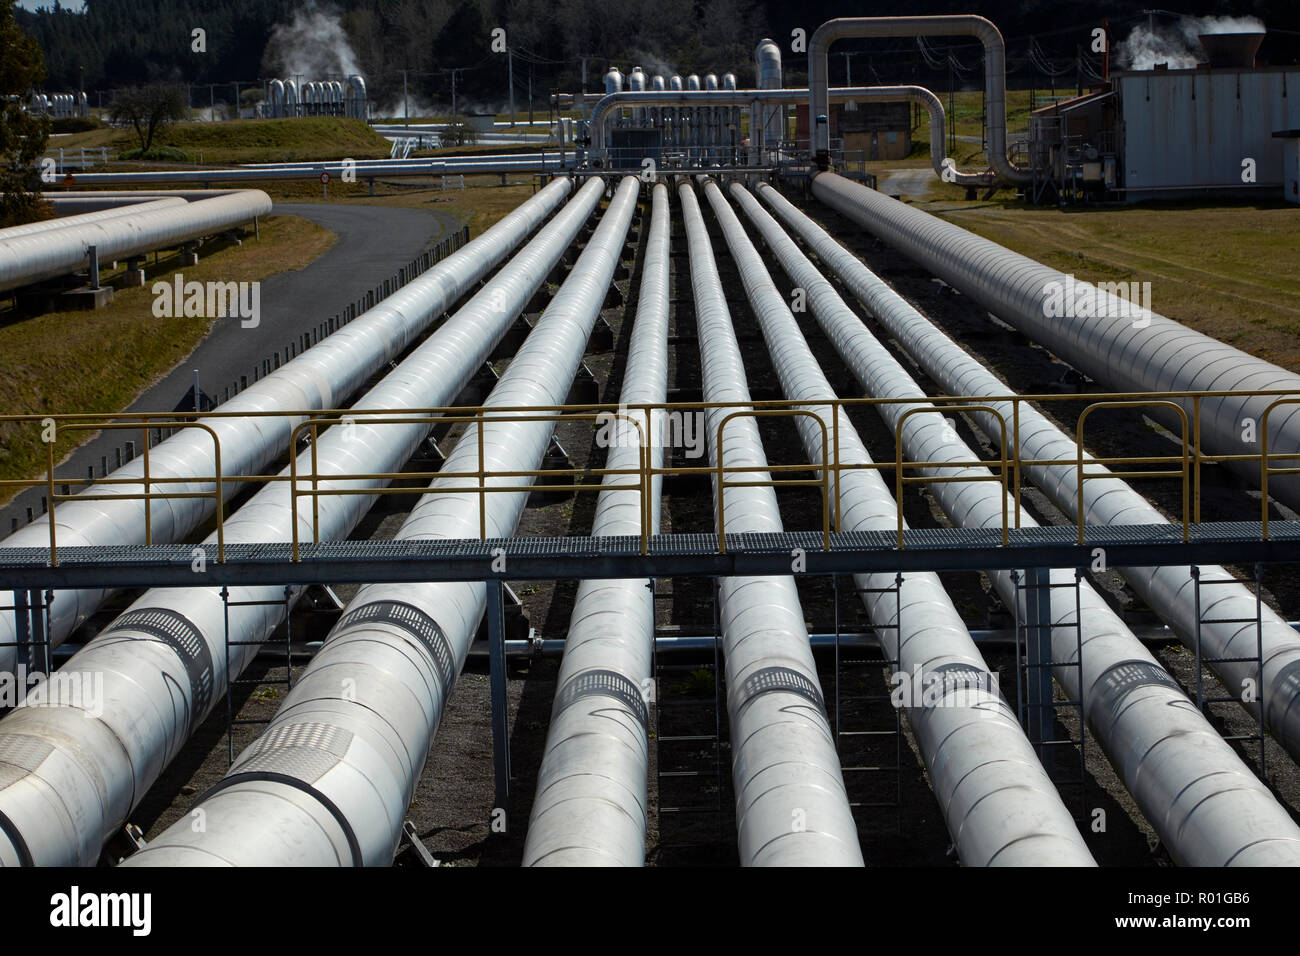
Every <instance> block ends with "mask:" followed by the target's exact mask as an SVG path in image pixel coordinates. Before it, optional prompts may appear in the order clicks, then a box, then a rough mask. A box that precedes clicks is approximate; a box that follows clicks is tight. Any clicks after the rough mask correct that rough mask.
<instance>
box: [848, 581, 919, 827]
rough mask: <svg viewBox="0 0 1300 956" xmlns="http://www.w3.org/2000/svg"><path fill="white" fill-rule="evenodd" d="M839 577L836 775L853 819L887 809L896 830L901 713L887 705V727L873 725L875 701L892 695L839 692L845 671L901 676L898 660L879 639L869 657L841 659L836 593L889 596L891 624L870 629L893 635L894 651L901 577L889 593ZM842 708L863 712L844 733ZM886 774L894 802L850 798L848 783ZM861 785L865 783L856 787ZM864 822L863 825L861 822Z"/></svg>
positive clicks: (857, 654)
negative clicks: (842, 778)
mask: <svg viewBox="0 0 1300 956" xmlns="http://www.w3.org/2000/svg"><path fill="white" fill-rule="evenodd" d="M840 577H841V575H838V574H836V575H832V576H831V581H832V585H833V587H834V591H835V599H834V603H835V693H834V699H835V713H834V715H833V716H832V715H827V716H832V720H833V724H832V730H833V731H834V734H835V751H836V753H837V754H838V755H839V759H840V770H841V772H842V773H843V774H844V776H845V781H844V783H845V790H846V791H847V792H848V796H849V807H850V808H851V809H852V811H853V814H854V817H855V818H857V817H858V816H859V811H860V810H868V809H871V810H886V809H892V810H893V811H894V828H895V830H898V831H901V830H902V825H903V708H902V707H896V706H890V707H889V709H890V710H891V711H892V715H891V719H890V721H889V723H891V724H892V725H893V726H892V727H879V726H873V725H874V724H876V723H880V722H881V721H879V720H878V715H879V714H880V713H881V712H882V711H881V710H880V708H879V706H873V705H879V703H880V702H882V701H883V702H886V704H889V703H890V702H891V701H892V699H893V695H892V694H891V693H888V692H886V693H884V694H871V693H865V694H853V695H846V694H845V692H844V686H843V685H844V684H845V683H846V681H845V679H844V678H845V673H846V671H850V670H856V671H858V672H861V673H867V674H870V673H872V672H878V671H879V669H880V668H882V667H888V668H889V672H890V674H891V675H896V674H899V673H900V670H899V664H898V658H897V656H896V655H894V656H891V655H890V654H889V652H888V651H886V650H885V648H886V646H887V643H886V641H884V640H883V639H881V640H879V650H878V652H876V653H873V652H872V651H871V650H870V649H856V648H855V649H854V656H853V657H852V658H849V657H846V656H845V655H844V651H845V650H847V649H845V648H841V640H842V637H843V623H842V619H841V614H840V601H841V594H843V593H848V594H850V595H852V596H853V597H856V598H858V599H859V600H861V598H862V596H863V595H867V594H884V595H892V596H893V599H894V623H893V624H887V625H882V626H880V627H877V626H875V625H872V630H873V631H874V632H875V633H876V636H877V638H878V639H879V638H880V636H881V635H880V632H881V631H888V630H892V631H893V632H894V642H893V643H894V646H895V647H897V646H898V643H899V642H898V633H899V632H898V629H899V626H900V619H901V616H902V590H903V575H902V574H898V575H895V577H894V584H893V586H892V587H888V588H859V587H858V586H857V582H856V581H854V582H853V586H852V587H851V588H849V589H847V591H846V589H845V588H844V587H843V586H842V585H841V583H840ZM903 679H904V680H908V679H910V675H906V674H905V675H903ZM847 703H858V704H862V705H865V707H866V709H867V711H868V713H867V714H865V715H864V716H863V719H862V720H861V721H859V722H858V724H857V726H856V729H851V730H846V729H845V728H844V723H845V721H844V719H843V712H844V709H845V705H846V704H847ZM891 740H892V743H893V747H892V751H893V757H892V760H893V763H892V764H891V763H890V762H889V761H890V758H889V752H890V749H891V748H890V746H889V745H890V742H891ZM846 744H849V745H852V744H857V746H855V747H851V751H850V753H849V755H848V756H849V758H851V761H852V762H846V758H845V745H846ZM877 774H879V775H889V774H892V775H893V778H894V797H893V799H892V800H855V799H853V790H855V789H859V788H860V787H850V784H849V780H850V779H853V780H854V782H855V783H858V782H859V781H865V780H866V779H870V778H871V777H872V776H873V775H877ZM860 786H865V782H864V783H862V784H860ZM879 819H880V815H879V814H868V815H867V817H866V820H870V821H877V820H879ZM860 822H865V821H860Z"/></svg>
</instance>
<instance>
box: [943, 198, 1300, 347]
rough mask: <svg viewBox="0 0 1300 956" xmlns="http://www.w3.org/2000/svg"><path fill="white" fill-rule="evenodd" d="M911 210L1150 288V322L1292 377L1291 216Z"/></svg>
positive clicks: (1273, 212)
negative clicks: (1168, 322) (1178, 325)
mask: <svg viewBox="0 0 1300 956" xmlns="http://www.w3.org/2000/svg"><path fill="white" fill-rule="evenodd" d="M917 205H918V206H919V208H921V209H925V210H926V211H928V212H932V213H934V214H935V215H937V216H940V217H942V218H944V219H947V220H948V221H950V222H954V223H956V224H957V225H960V226H962V227H963V228H965V229H969V230H971V231H972V232H975V233H977V234H979V235H982V236H984V237H985V238H988V239H992V240H993V241H995V242H998V243H1000V244H1001V245H1004V246H1006V247H1008V248H1009V249H1013V250H1014V251H1016V252H1019V253H1021V254H1022V255H1026V256H1029V257H1031V258H1033V259H1036V260H1038V261H1039V262H1043V263H1046V264H1047V265H1050V266H1052V267H1053V268H1055V269H1059V270H1061V271H1062V272H1068V273H1072V274H1074V275H1075V276H1078V277H1079V278H1081V279H1086V280H1088V281H1090V282H1097V281H1137V282H1150V283H1151V297H1152V302H1151V305H1152V308H1153V309H1154V310H1155V311H1156V312H1158V313H1160V314H1162V315H1166V316H1168V317H1170V318H1172V319H1176V320H1178V321H1180V322H1183V323H1185V324H1186V325H1189V326H1191V327H1192V328H1194V329H1197V330H1198V331H1201V332H1204V333H1205V334H1206V335H1211V336H1213V337H1214V338H1216V339H1219V340H1220V341H1223V342H1227V343H1229V344H1231V345H1234V346H1236V347H1237V348H1240V349H1242V350H1243V351H1246V352H1249V353H1251V354H1252V355H1256V356H1259V357H1260V358H1263V359H1267V360H1268V361H1270V362H1274V363H1276V364H1278V365H1281V366H1283V367H1284V368H1290V369H1300V223H1297V220H1296V216H1295V209H1294V207H1289V206H1287V205H1286V204H1284V203H1282V202H1278V203H1277V204H1276V205H1270V204H1262V203H1261V204H1250V205H1247V204H1226V203H1224V204H1214V205H1208V204H1205V203H1195V204H1194V203H1190V202H1189V203H1176V204H1175V203H1169V204H1162V205H1155V206H1148V205H1138V206H1129V207H1124V208H1107V209H1086V208H1078V209H1070V210H1067V211H1061V210H1059V209H1056V208H1054V207H1035V206H1028V205H1026V204H1024V203H1021V202H1016V201H1014V200H1008V199H1003V200H1000V201H996V202H987V203H986V202H978V201H977V202H965V201H953V200H950V199H944V200H929V201H925V202H921V203H918V204H917Z"/></svg>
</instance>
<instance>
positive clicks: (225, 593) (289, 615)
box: [221, 584, 294, 766]
mask: <svg viewBox="0 0 1300 956" xmlns="http://www.w3.org/2000/svg"><path fill="white" fill-rule="evenodd" d="M293 596H294V585H292V584H286V585H285V587H284V600H283V601H232V600H230V589H229V588H228V587H224V586H223V587H222V588H221V603H222V616H223V618H224V623H225V641H224V643H225V652H226V667H225V674H226V693H225V698H226V766H231V765H233V764H234V762H235V727H236V726H239V725H243V724H269V723H270V722H271V720H270V718H253V717H247V718H236V717H235V709H234V706H235V705H234V699H233V698H234V695H233V693H232V691H233V690H234V688H235V687H237V686H240V685H264V684H271V685H281V684H282V685H284V689H285V692H286V693H288V692H289V691H290V690H292V689H293ZM280 604H282V605H283V606H284V668H285V676H284V679H283V680H257V679H250V678H232V677H231V676H230V675H231V667H230V664H231V661H230V649H231V648H232V647H264V646H265V645H266V643H268V642H265V641H232V640H231V639H230V609H231V608H232V607H270V606H273V605H280Z"/></svg>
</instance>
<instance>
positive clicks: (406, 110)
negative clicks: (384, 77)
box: [402, 70, 411, 128]
mask: <svg viewBox="0 0 1300 956" xmlns="http://www.w3.org/2000/svg"><path fill="white" fill-rule="evenodd" d="M402 115H403V117H404V121H403V123H404V125H405V126H406V127H408V128H409V127H410V125H411V101H410V100H409V99H408V98H407V96H406V71H405V70H403V71H402Z"/></svg>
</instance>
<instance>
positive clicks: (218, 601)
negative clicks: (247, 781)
mask: <svg viewBox="0 0 1300 956" xmlns="http://www.w3.org/2000/svg"><path fill="white" fill-rule="evenodd" d="M603 191H604V184H603V183H602V182H601V181H600V180H599V179H592V180H591V181H589V182H588V183H587V184H586V185H585V186H583V188H582V189H581V190H579V192H578V194H577V196H575V198H574V199H573V200H572V201H571V202H570V203H569V204H568V205H567V206H566V207H565V208H564V209H563V210H561V211H560V212H559V213H558V214H557V215H556V216H555V217H554V219H552V220H551V221H550V222H549V223H548V224H547V225H546V226H545V227H543V229H542V230H541V231H540V232H539V233H538V235H537V236H536V238H534V239H533V240H532V241H531V242H530V243H529V244H528V245H527V246H526V247H525V248H524V249H523V250H522V251H521V252H520V253H519V254H518V255H517V256H515V257H514V258H513V259H512V260H511V261H510V263H508V264H507V265H506V266H505V268H504V269H502V270H501V272H499V273H498V274H497V275H496V276H495V277H494V278H493V279H492V281H491V282H489V283H488V284H487V285H486V286H484V287H483V288H482V289H481V290H480V291H479V292H478V293H477V294H476V295H475V296H474V298H473V299H471V300H470V302H469V303H467V304H466V305H465V306H464V307H463V308H462V309H460V310H459V311H458V312H457V313H456V316H455V317H454V318H452V319H451V320H449V321H448V323H447V324H446V325H445V326H444V327H442V328H441V329H439V330H438V332H436V333H435V334H434V335H433V336H431V337H430V338H429V339H428V340H427V341H426V342H424V343H422V344H421V345H420V347H419V348H418V349H416V350H415V352H413V353H412V355H411V356H410V357H408V358H407V359H406V361H404V362H403V363H402V365H401V366H399V367H398V369H396V370H395V371H393V372H392V373H390V374H389V375H387V376H385V378H384V380H383V381H382V382H381V383H380V384H379V385H378V386H376V388H375V389H373V390H372V391H371V392H369V393H368V394H367V396H366V398H365V399H364V401H363V402H362V403H359V404H358V405H357V406H355V408H357V409H358V410H363V409H365V408H373V409H389V408H411V407H416V408H418V407H421V406H423V407H429V406H438V405H446V404H447V403H449V402H450V401H452V400H453V399H454V398H455V396H456V394H457V392H459V391H460V389H461V388H462V387H463V386H464V385H465V384H466V383H467V382H468V381H469V379H470V378H472V376H473V375H474V373H475V372H476V371H477V370H478V369H479V368H480V367H481V365H482V363H483V362H484V361H485V360H486V359H487V357H488V356H489V355H490V354H491V351H492V349H493V347H494V346H495V344H496V342H497V341H499V340H500V338H501V336H502V335H504V334H505V332H506V331H507V329H508V328H509V327H510V324H511V323H512V322H513V321H514V320H515V318H516V317H517V316H518V315H519V313H520V312H521V311H522V310H523V308H524V307H525V305H526V304H527V302H528V300H529V299H530V298H531V297H532V296H533V295H534V294H535V293H536V291H537V289H538V288H540V286H541V285H542V283H543V282H544V281H545V278H546V276H547V275H548V274H549V273H550V271H551V270H552V269H553V268H554V267H555V266H556V264H557V263H558V262H559V261H560V258H561V256H562V255H563V254H564V250H565V249H566V248H568V246H569V244H570V243H571V242H572V241H573V239H574V237H575V236H576V235H577V233H578V230H579V229H580V228H581V227H582V225H583V223H584V222H586V220H587V219H588V218H589V216H590V214H591V212H592V210H593V209H594V208H595V207H596V205H597V204H598V203H599V200H600V196H601V194H602V193H603ZM584 341H585V339H584ZM428 427H429V424H428V422H427V421H425V422H415V423H405V424H373V425H371V424H367V423H366V421H365V418H364V417H361V418H360V420H357V419H352V420H350V421H345V422H344V423H342V424H340V425H338V426H336V427H334V428H331V429H329V430H328V431H326V432H325V434H324V435H323V436H321V437H320V438H319V439H318V444H317V447H316V449H315V452H314V454H313V450H312V449H307V450H306V451H304V452H302V454H301V455H300V456H299V461H298V468H299V473H300V474H306V473H310V471H311V468H312V462H313V458H314V459H315V461H316V462H317V466H318V469H319V470H320V471H321V472H322V473H324V474H325V475H331V474H332V475H356V474H363V473H366V472H368V471H374V472H378V473H391V472H393V471H396V470H397V469H398V468H400V467H401V464H402V462H403V461H405V460H406V459H407V458H409V457H410V455H411V454H412V453H413V452H414V450H415V448H416V447H417V446H418V444H419V442H420V441H421V440H422V439H423V437H424V435H425V434H426V433H427V432H428ZM289 474H290V472H289V470H288V469H285V471H284V472H282V473H281V476H282V477H288V476H289ZM302 484H303V485H306V486H307V487H310V486H311V482H310V481H303V482H302ZM386 484H387V479H385V478H369V479H362V478H337V479H334V480H330V479H328V478H326V479H324V480H322V481H320V486H321V487H322V488H324V489H325V490H341V489H350V490H362V491H368V490H374V489H378V488H382V487H383V486H384V485H386ZM373 497H374V496H373V495H361V494H342V495H328V494H327V495H325V496H323V497H321V498H319V499H318V500H317V501H316V502H313V501H312V500H310V499H307V498H303V499H300V500H299V501H298V502H297V503H296V507H292V506H291V503H290V489H289V487H288V486H287V482H276V483H274V484H271V485H268V486H267V487H265V488H264V489H263V490H262V491H260V492H259V493H258V494H257V495H255V496H254V497H253V498H252V499H251V500H250V501H249V502H248V504H247V505H245V506H244V507H243V508H241V509H240V510H239V511H238V512H236V514H235V515H234V517H233V518H232V519H231V520H230V521H228V522H227V524H226V536H227V538H226V540H227V541H231V542H258V541H284V540H288V539H289V537H290V535H291V533H292V527H293V525H294V524H295V523H296V524H297V529H298V534H299V536H300V539H302V538H307V539H309V538H310V536H311V534H312V527H313V513H316V514H318V515H319V522H320V535H321V538H322V539H325V540H329V539H334V538H341V537H346V536H347V534H348V533H349V531H351V529H352V528H353V527H355V525H356V523H357V522H358V521H359V520H360V519H361V518H362V517H363V516H364V515H365V513H366V511H367V510H368V506H369V504H370V503H372V502H373ZM467 510H468V512H469V515H470V516H471V517H472V518H477V514H476V512H475V509H467ZM209 540H211V539H209ZM299 593H301V592H299ZM295 597H296V595H292V594H289V593H286V589H284V588H281V587H275V586H267V587H247V588H232V589H231V590H230V603H228V604H227V603H226V602H225V601H223V599H222V590H221V589H218V588H203V587H195V588H188V589H184V590H178V589H167V588H160V589H155V590H152V591H149V592H147V593H146V594H144V595H143V596H142V597H141V598H139V599H138V600H137V601H135V602H134V603H133V604H132V605H131V607H130V608H129V609H128V610H127V611H126V612H125V613H124V614H122V615H121V616H119V617H118V618H117V619H116V620H115V621H114V622H113V624H111V625H110V626H109V627H108V628H107V629H106V630H105V631H103V632H102V633H101V634H100V635H99V636H98V637H96V638H95V639H94V640H93V641H91V642H90V643H89V644H88V645H86V647H85V648H83V649H82V650H81V651H79V652H78V653H77V654H76V655H74V656H73V658H72V659H71V660H70V661H68V662H67V663H66V664H65V665H64V666H63V667H62V668H61V669H60V671H59V675H60V676H61V677H65V678H66V676H67V675H69V674H80V675H82V676H83V681H90V680H91V679H92V678H93V679H95V680H100V681H102V684H103V687H104V699H103V701H101V703H102V705H103V706H102V708H101V712H100V713H99V714H98V715H97V716H96V715H95V714H94V713H93V712H92V711H91V710H90V709H89V708H88V707H87V706H86V703H85V702H84V701H77V702H67V701H57V702H55V703H54V704H53V705H48V706H40V707H20V708H18V709H17V710H15V711H13V712H12V713H11V714H9V715H8V716H7V717H6V718H4V720H0V768H4V769H9V767H6V764H8V765H10V766H12V767H14V768H17V769H18V770H19V771H20V772H18V773H15V774H7V775H6V776H4V777H0V782H4V781H8V784H7V786H5V787H4V788H3V789H0V813H2V814H4V816H5V817H6V818H7V819H8V820H9V821H10V823H11V825H12V826H11V830H12V831H14V832H17V833H18V834H20V835H21V837H22V839H23V840H24V842H25V843H26V845H27V847H28V848H29V849H30V852H31V853H32V856H33V858H34V859H35V860H36V862H37V863H38V864H43V865H50V864H56V865H65V866H66V865H75V864H81V865H88V864H90V863H93V862H94V860H95V859H96V857H97V856H98V854H99V850H100V846H101V845H102V843H103V841H104V839H106V838H107V837H108V836H109V835H110V834H111V833H112V832H113V831H114V830H116V829H117V828H118V827H120V826H121V825H122V823H123V822H124V821H125V819H126V816H127V814H128V813H129V812H130V810H131V809H132V808H133V807H134V805H135V804H136V803H137V802H138V801H139V800H140V798H141V797H143V796H144V794H145V792H146V791H147V790H148V788H149V786H151V785H152V783H153V781H154V780H156V779H157V777H158V775H159V774H160V773H161V772H162V770H163V768H164V767H165V766H166V765H167V764H168V763H169V762H170V761H171V760H172V759H173V758H174V757H175V756H176V754H177V753H179V751H180V749H181V747H183V746H184V744H185V742H186V740H187V739H188V738H189V736H190V734H191V733H192V732H193V730H194V729H195V728H196V727H197V726H198V725H199V724H200V723H201V722H202V720H203V719H204V718H205V717H206V716H207V714H208V713H209V712H210V711H211V709H212V708H213V707H214V706H215V705H216V704H217V702H218V701H219V700H221V698H222V692H223V691H224V689H225V686H226V681H227V680H228V679H233V678H234V677H236V676H238V674H239V673H240V672H241V671H242V670H243V668H244V667H245V665H246V664H247V663H248V661H249V660H251V659H252V656H253V655H254V654H255V653H256V650H257V647H258V645H259V644H260V642H261V641H264V640H265V639H266V638H267V637H269V636H270V634H271V633H272V631H274V629H275V628H276V627H277V626H278V625H279V624H280V622H281V621H283V619H284V617H285V616H286V614H287V612H288V607H287V605H288V604H289V603H290V602H291V600H292V599H293V598H295ZM328 659H329V655H328V654H327V651H326V650H322V651H321V652H320V653H319V654H318V655H317V657H316V660H315V664H314V665H313V666H315V665H317V664H318V665H321V666H322V667H324V666H326V665H325V662H326V661H328ZM44 686H46V685H41V687H44ZM311 686H312V685H310V684H308V682H307V680H306V678H304V680H303V682H302V683H301V684H300V685H299V687H300V688H301V687H308V688H309V690H308V691H307V692H306V696H307V698H308V699H311V690H310V687H311ZM40 689H41V688H38V689H37V691H34V692H33V693H34V694H36V693H39V691H40ZM32 699H33V698H31V697H30V696H29V700H32ZM289 699H290V700H292V699H293V698H289ZM299 699H301V698H299ZM272 730H274V728H272ZM268 733H270V732H268ZM290 738H291V739H294V740H296V738H294V737H293V735H292V734H291V735H290ZM267 739H268V738H266V737H264V738H263V742H264V743H265V742H266V741H267ZM269 739H270V741H276V740H280V738H277V737H275V736H272V737H270V738H269ZM316 739H318V740H324V741H325V742H326V743H329V744H332V743H336V742H337V741H336V740H335V739H333V738H327V737H325V735H320V736H318V737H317V738H316ZM426 750H427V748H426ZM263 762H264V763H265V761H263ZM263 769H264V770H265V768H263ZM367 769H370V770H372V773H371V774H369V776H370V777H371V778H372V779H374V778H377V777H378V775H379V774H378V768H373V767H370V768H367ZM307 782H308V783H310V781H307ZM47 788H48V789H47ZM270 816H271V817H272V818H275V817H276V816H277V815H276V814H270ZM185 823H186V828H187V829H188V828H189V825H190V822H189V820H188V819H187V820H186V821H185ZM377 824H378V821H377V820H375V821H368V822H367V824H366V825H367V826H372V827H373V826H376V825H377ZM398 824H399V826H400V819H399V821H398ZM266 842H267V843H268V845H269V846H276V845H279V844H278V843H277V841H275V840H268V841H266ZM390 860H391V856H390Z"/></svg>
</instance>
